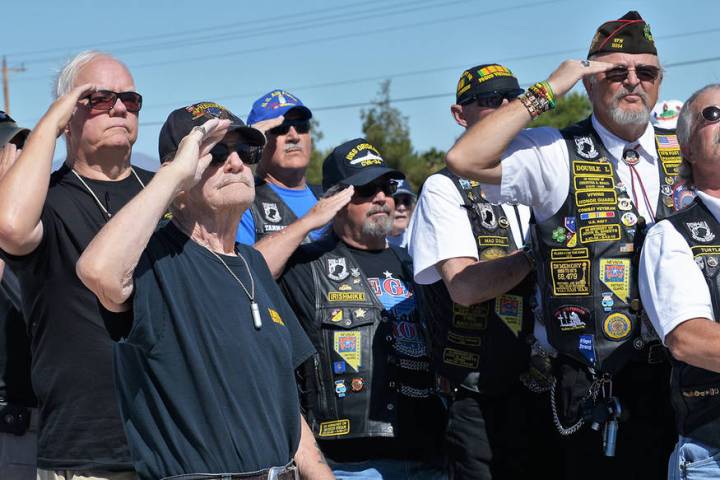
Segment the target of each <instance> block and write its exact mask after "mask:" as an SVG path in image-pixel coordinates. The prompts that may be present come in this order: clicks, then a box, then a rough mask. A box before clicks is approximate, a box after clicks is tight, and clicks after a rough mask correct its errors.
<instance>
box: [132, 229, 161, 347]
mask: <svg viewBox="0 0 720 480" xmlns="http://www.w3.org/2000/svg"><path fill="white" fill-rule="evenodd" d="M153 240H154V237H153V238H151V240H150V243H151V244H152V243H153ZM160 292H161V287H160V284H159V283H158V280H157V276H156V272H155V269H154V268H153V258H152V255H151V254H150V250H149V247H146V248H145V250H144V251H143V253H142V254H141V255H140V259H139V261H138V264H137V266H136V267H135V271H134V272H133V296H132V326H131V328H130V332H129V333H128V335H127V338H126V339H125V341H126V342H127V343H129V344H131V345H134V346H135V347H138V348H139V349H141V350H142V351H144V352H149V351H150V350H152V348H153V347H154V346H155V344H156V343H157V341H158V338H159V337H160V336H161V335H162V330H163V328H164V327H165V322H166V321H167V317H168V310H167V308H168V307H167V305H166V304H165V301H164V299H163V297H162V294H161V293H160Z"/></svg>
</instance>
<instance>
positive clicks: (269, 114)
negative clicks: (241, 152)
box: [237, 90, 350, 278]
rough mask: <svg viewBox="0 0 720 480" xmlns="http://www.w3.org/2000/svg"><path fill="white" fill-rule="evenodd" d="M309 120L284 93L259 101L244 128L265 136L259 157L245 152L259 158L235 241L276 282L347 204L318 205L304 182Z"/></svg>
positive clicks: (342, 199) (338, 200) (342, 198)
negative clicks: (255, 255)
mask: <svg viewBox="0 0 720 480" xmlns="http://www.w3.org/2000/svg"><path fill="white" fill-rule="evenodd" d="M311 118H312V112H311V111H310V109H309V108H307V107H306V106H305V105H303V103H302V102H301V101H300V99H299V98H297V97H296V96H295V95H293V94H291V93H289V92H287V91H285V90H273V91H271V92H268V93H267V94H266V95H263V96H262V97H260V98H258V99H257V100H256V101H255V103H253V106H252V109H251V110H250V113H249V114H248V124H251V125H253V126H256V127H258V128H260V129H261V130H263V131H265V135H266V137H267V143H266V144H265V147H264V148H263V149H262V151H261V153H260V150H259V149H258V150H256V151H254V152H248V153H249V154H250V155H259V154H260V155H262V156H261V158H260V163H258V167H257V170H256V172H255V201H254V202H253V203H252V205H251V206H250V208H248V209H247V210H246V211H245V214H244V215H243V217H242V220H241V221H240V226H239V228H238V235H237V240H238V242H240V243H244V244H248V245H252V244H255V249H256V250H258V251H259V252H260V253H261V254H262V255H263V257H264V258H265V261H266V262H267V264H268V266H269V267H270V272H271V273H272V274H273V276H274V277H276V278H277V276H278V275H279V274H280V273H281V272H282V265H283V264H284V263H285V261H286V260H287V258H288V256H289V255H290V254H291V253H292V252H294V251H295V249H296V248H297V247H298V245H300V244H301V243H307V242H309V241H312V240H315V239H317V238H319V236H320V234H321V230H320V229H321V228H322V227H323V226H324V225H326V224H327V223H328V222H329V221H330V220H331V219H332V218H333V217H334V216H335V214H336V213H337V211H338V210H339V209H340V208H342V207H343V206H344V205H345V204H346V203H347V202H348V201H349V200H350V197H349V196H348V192H344V193H342V194H341V195H338V196H336V197H334V198H328V199H321V200H320V201H318V199H319V198H320V191H321V189H320V187H319V186H318V185H309V184H308V183H307V181H306V179H305V171H306V170H307V167H308V164H309V163H310V152H311V150H312V138H311V137H310V119H311ZM288 227H290V228H288ZM280 232H282V234H280ZM256 242H257V243H256Z"/></svg>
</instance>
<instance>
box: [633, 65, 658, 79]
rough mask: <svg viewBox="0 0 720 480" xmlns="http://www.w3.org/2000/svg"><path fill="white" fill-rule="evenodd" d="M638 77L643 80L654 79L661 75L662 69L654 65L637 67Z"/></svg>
mask: <svg viewBox="0 0 720 480" xmlns="http://www.w3.org/2000/svg"><path fill="white" fill-rule="evenodd" d="M635 73H636V74H637V76H638V78H639V79H640V80H643V81H646V82H648V81H653V80H655V79H656V78H658V75H660V69H659V68H656V67H652V66H640V67H637V68H636V69H635Z"/></svg>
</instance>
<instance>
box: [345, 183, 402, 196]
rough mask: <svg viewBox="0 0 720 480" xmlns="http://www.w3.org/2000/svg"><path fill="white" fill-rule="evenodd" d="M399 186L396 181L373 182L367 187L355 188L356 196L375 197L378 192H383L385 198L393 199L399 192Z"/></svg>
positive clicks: (366, 185) (367, 184)
mask: <svg viewBox="0 0 720 480" xmlns="http://www.w3.org/2000/svg"><path fill="white" fill-rule="evenodd" d="M397 189H398V184H397V182H395V181H394V180H385V181H382V182H371V183H366V184H365V185H359V186H356V187H355V196H357V197H364V198H368V197H374V196H375V195H377V192H378V190H382V191H383V193H384V194H385V196H388V197H391V196H392V195H393V194H394V193H395V192H397Z"/></svg>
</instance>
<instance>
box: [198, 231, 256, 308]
mask: <svg viewBox="0 0 720 480" xmlns="http://www.w3.org/2000/svg"><path fill="white" fill-rule="evenodd" d="M203 246H204V247H205V248H206V249H207V251H208V252H210V253H212V254H213V255H215V258H217V259H218V260H220V263H222V264H223V267H225V268H226V269H227V271H228V272H230V275H232V277H233V278H234V279H235V281H237V282H238V283H239V284H240V286H241V287H242V289H243V290H244V291H245V295H247V296H248V298H249V299H250V301H251V302H254V301H255V280H253V276H252V272H251V271H250V266H249V265H248V263H247V261H246V260H245V257H243V256H242V255H240V252H238V251H237V249H235V254H236V255H237V256H238V257H240V260H242V261H243V263H244V264H245V268H246V269H247V272H248V277H250V291H249V292H248V289H247V288H245V284H244V283H243V282H241V281H240V279H239V278H238V276H237V275H235V273H234V272H233V271H232V270H230V267H228V264H227V263H225V261H224V260H223V259H222V258H221V257H220V255H218V254H217V253H215V252H213V251H212V250H211V249H210V247H208V246H207V245H203Z"/></svg>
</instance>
